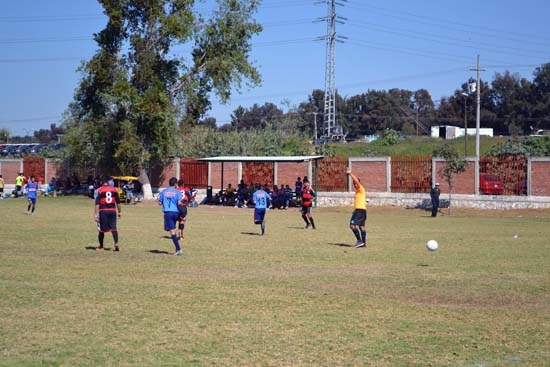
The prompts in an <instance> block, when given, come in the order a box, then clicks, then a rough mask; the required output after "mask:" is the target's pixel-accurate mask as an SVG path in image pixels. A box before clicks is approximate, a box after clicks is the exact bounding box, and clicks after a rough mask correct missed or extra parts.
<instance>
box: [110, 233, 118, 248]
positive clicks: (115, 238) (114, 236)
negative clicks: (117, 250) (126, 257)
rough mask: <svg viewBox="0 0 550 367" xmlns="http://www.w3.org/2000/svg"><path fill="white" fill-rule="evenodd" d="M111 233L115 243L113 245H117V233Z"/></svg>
mask: <svg viewBox="0 0 550 367" xmlns="http://www.w3.org/2000/svg"><path fill="white" fill-rule="evenodd" d="M111 233H112V234H113V241H115V245H118V232H117V231H113V232H111Z"/></svg>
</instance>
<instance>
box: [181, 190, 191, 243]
mask: <svg viewBox="0 0 550 367" xmlns="http://www.w3.org/2000/svg"><path fill="white" fill-rule="evenodd" d="M178 190H179V192H180V194H181V205H178V213H179V216H178V230H179V237H178V239H179V240H181V241H183V230H184V228H185V221H186V220H187V208H188V207H189V203H190V202H191V189H190V188H189V187H187V186H185V184H184V183H183V180H178Z"/></svg>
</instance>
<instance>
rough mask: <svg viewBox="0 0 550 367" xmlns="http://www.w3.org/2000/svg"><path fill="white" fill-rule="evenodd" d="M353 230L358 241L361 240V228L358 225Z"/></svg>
mask: <svg viewBox="0 0 550 367" xmlns="http://www.w3.org/2000/svg"><path fill="white" fill-rule="evenodd" d="M351 230H352V231H353V234H354V235H355V238H357V241H361V235H360V234H359V230H358V229H357V227H355V228H352V229H351Z"/></svg>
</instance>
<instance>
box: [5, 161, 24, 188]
mask: <svg viewBox="0 0 550 367" xmlns="http://www.w3.org/2000/svg"><path fill="white" fill-rule="evenodd" d="M21 162H22V160H9V161H4V160H3V161H2V171H0V173H1V174H2V178H3V179H4V182H5V183H6V184H7V185H10V184H13V185H15V178H16V177H17V176H18V175H19V172H21Z"/></svg>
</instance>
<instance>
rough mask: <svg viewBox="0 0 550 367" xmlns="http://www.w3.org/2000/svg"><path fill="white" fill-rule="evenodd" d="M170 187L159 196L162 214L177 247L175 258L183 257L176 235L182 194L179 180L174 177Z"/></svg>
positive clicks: (165, 228)
mask: <svg viewBox="0 0 550 367" xmlns="http://www.w3.org/2000/svg"><path fill="white" fill-rule="evenodd" d="M168 184H169V185H170V187H168V188H167V189H164V190H163V191H162V192H161V193H160V196H159V199H158V201H159V205H162V212H163V213H164V230H165V231H167V232H170V238H172V242H174V246H175V247H176V252H175V253H174V255H175V256H181V255H183V252H182V251H181V247H180V243H179V240H178V236H177V234H176V223H177V221H178V217H179V208H178V207H179V205H180V204H181V199H182V197H181V192H179V190H178V179H177V178H175V177H172V178H171V179H170V181H168Z"/></svg>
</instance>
